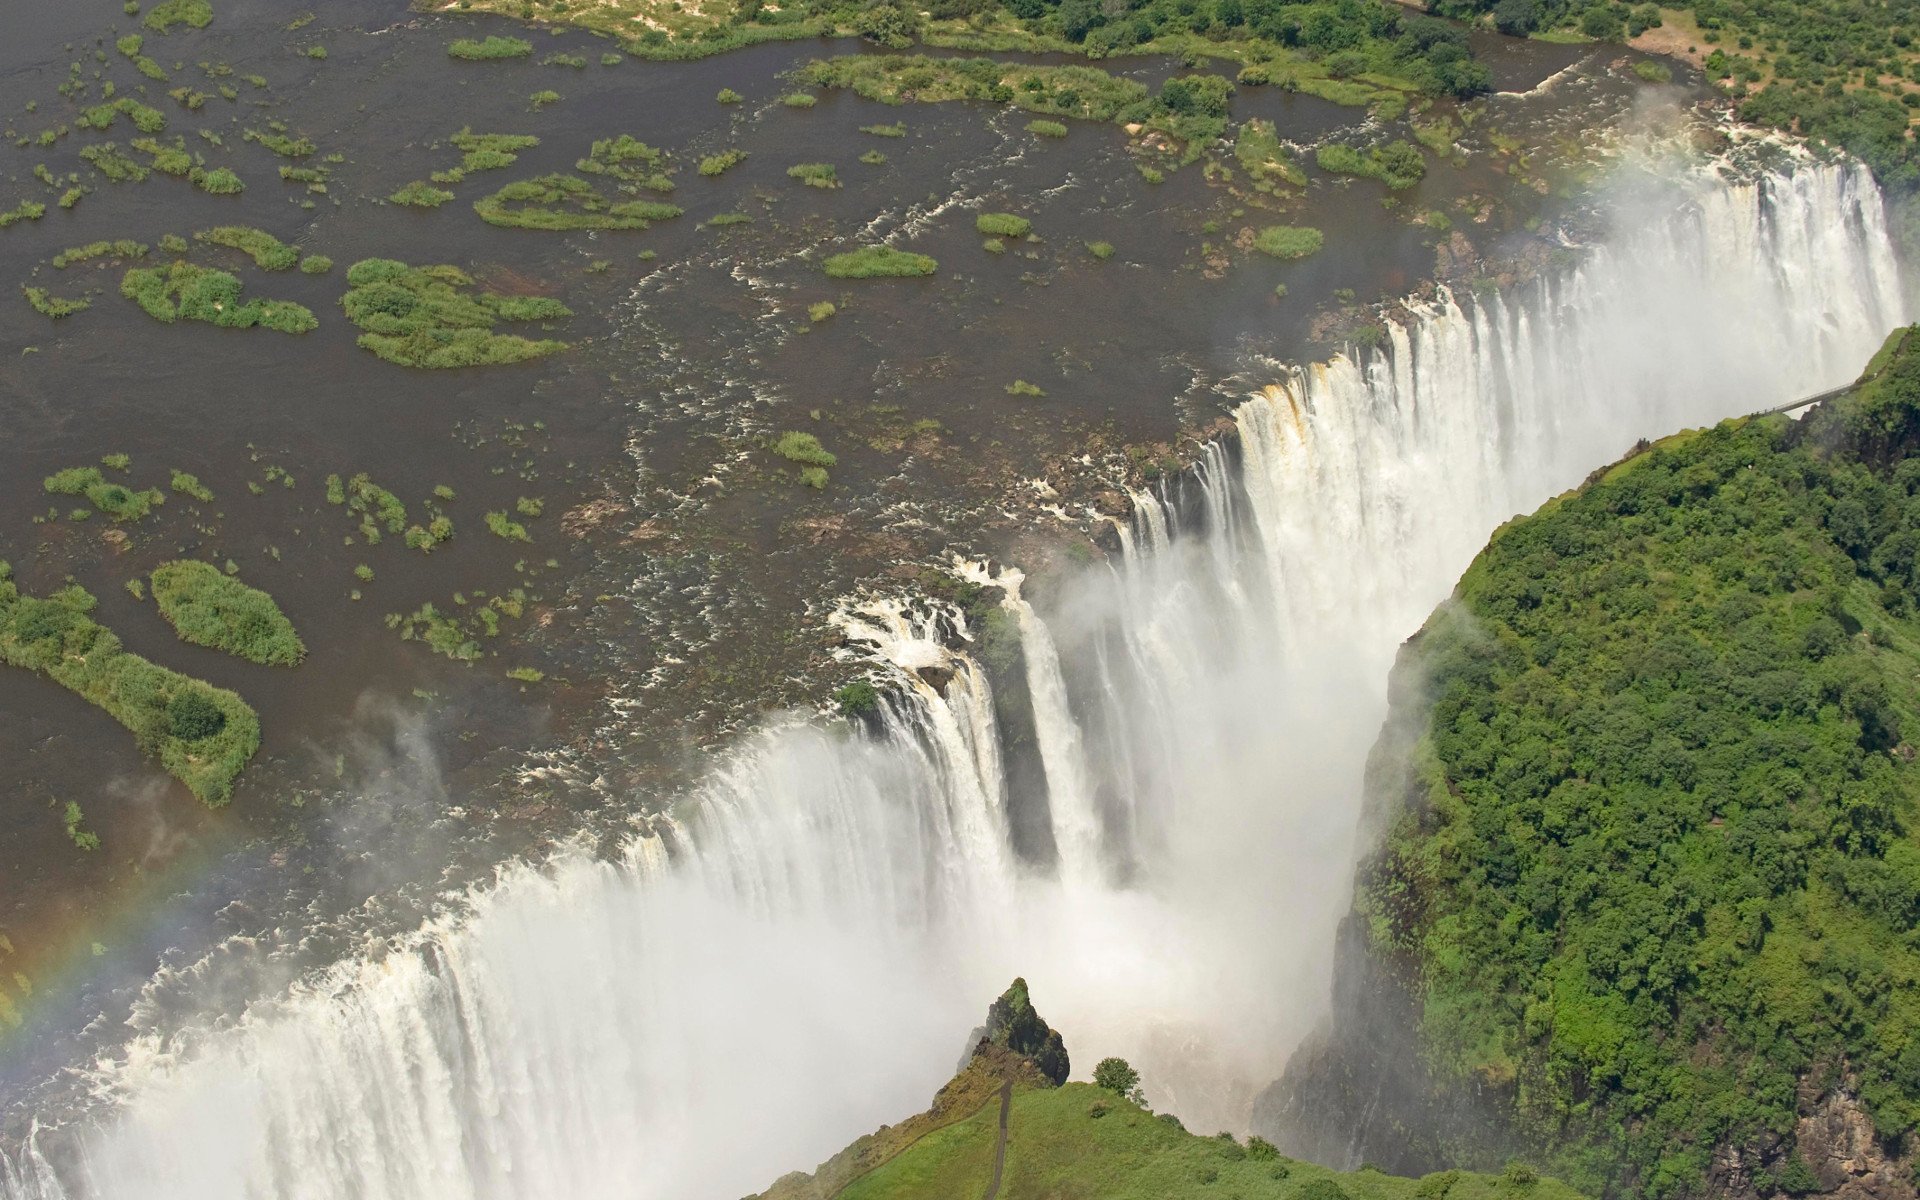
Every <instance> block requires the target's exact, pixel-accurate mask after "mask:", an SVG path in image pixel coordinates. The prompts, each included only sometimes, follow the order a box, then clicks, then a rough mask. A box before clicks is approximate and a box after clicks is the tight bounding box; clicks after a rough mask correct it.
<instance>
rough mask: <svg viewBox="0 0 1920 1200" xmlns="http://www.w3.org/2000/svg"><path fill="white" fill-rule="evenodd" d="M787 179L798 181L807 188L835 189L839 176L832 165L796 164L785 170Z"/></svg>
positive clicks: (838, 182)
mask: <svg viewBox="0 0 1920 1200" xmlns="http://www.w3.org/2000/svg"><path fill="white" fill-rule="evenodd" d="M787 178H789V179H798V180H800V181H802V182H803V183H805V184H806V185H807V186H808V187H817V188H837V187H839V186H840V179H839V176H838V175H837V174H836V173H835V171H834V169H833V164H832V163H796V164H795V165H793V166H791V167H788V168H787Z"/></svg>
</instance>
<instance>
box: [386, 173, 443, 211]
mask: <svg viewBox="0 0 1920 1200" xmlns="http://www.w3.org/2000/svg"><path fill="white" fill-rule="evenodd" d="M387 199H388V200H390V201H392V202H393V203H395V204H404V205H407V206H408V207H410V208H439V207H440V206H441V205H442V204H445V203H446V202H447V201H449V200H451V199H453V193H452V192H449V191H447V190H446V189H445V188H437V187H434V186H433V185H432V184H430V183H424V182H421V181H420V180H417V179H416V180H414V181H413V182H412V183H409V184H408V185H407V186H405V187H403V188H401V189H400V190H399V191H397V192H395V193H393V194H392V195H391V196H388V197H387Z"/></svg>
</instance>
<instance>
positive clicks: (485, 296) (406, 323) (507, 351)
mask: <svg viewBox="0 0 1920 1200" xmlns="http://www.w3.org/2000/svg"><path fill="white" fill-rule="evenodd" d="M347 284H348V288H349V290H348V291H347V294H346V295H345V296H343V297H341V300H340V305H341V307H342V308H343V309H345V310H346V314H347V319H348V320H350V321H352V322H353V323H354V324H355V325H357V326H359V327H360V328H361V329H362V330H363V331H364V332H362V333H361V335H360V339H359V343H360V345H361V347H362V348H364V349H367V350H370V351H372V352H373V353H374V354H377V355H379V356H380V357H381V358H383V359H385V360H386V361H388V362H392V363H398V364H400V365H402V366H409V367H425V368H436V369H437V368H447V367H471V366H488V365H498V364H502V363H514V362H523V361H525V360H527V359H532V358H541V357H544V356H545V355H548V354H553V353H555V352H557V351H560V350H564V349H566V343H565V342H557V341H551V340H540V341H535V340H530V339H528V338H524V337H519V336H516V335H512V334H500V333H495V332H494V331H493V327H494V326H495V325H496V324H498V323H500V322H502V321H551V320H558V319H560V318H562V317H570V316H572V315H573V310H571V309H569V308H568V307H567V306H566V305H564V304H562V303H560V302H559V301H558V300H550V299H546V298H544V297H538V296H502V295H497V294H494V293H490V292H473V291H470V290H469V289H471V288H472V287H473V279H472V278H471V277H470V276H468V275H467V274H466V273H465V272H464V271H461V270H460V269H459V268H457V267H450V266H440V267H410V266H408V265H407V264H406V263H403V262H396V261H394V260H392V259H386V258H369V259H363V260H361V261H360V262H357V263H355V264H354V265H353V266H351V267H349V268H348V269H347ZM329 498H331V495H330V496H329ZM394 532H396V533H397V532H399V530H395V531H394Z"/></svg>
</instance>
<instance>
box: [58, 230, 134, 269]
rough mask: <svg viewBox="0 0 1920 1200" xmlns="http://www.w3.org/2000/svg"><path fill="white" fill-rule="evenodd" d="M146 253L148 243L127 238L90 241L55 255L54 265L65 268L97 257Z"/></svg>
mask: <svg viewBox="0 0 1920 1200" xmlns="http://www.w3.org/2000/svg"><path fill="white" fill-rule="evenodd" d="M146 253H147V246H146V243H144V242H136V241H131V240H129V239H125V238H122V239H121V240H119V241H117V242H88V243H87V244H86V245H84V246H74V247H72V248H71V249H68V250H62V251H61V252H60V253H58V254H56V255H54V256H53V265H54V266H56V267H59V268H61V269H63V270H64V269H65V268H67V267H69V266H72V265H73V264H74V263H79V262H88V261H90V260H92V259H96V258H142V257H145V255H146Z"/></svg>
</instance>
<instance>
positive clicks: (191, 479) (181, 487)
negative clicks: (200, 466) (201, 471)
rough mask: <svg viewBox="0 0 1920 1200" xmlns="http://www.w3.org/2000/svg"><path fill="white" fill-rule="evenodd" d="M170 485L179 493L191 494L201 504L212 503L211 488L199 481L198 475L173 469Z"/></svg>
mask: <svg viewBox="0 0 1920 1200" xmlns="http://www.w3.org/2000/svg"><path fill="white" fill-rule="evenodd" d="M170 486H172V488H173V490H174V491H176V492H179V493H180V494H181V495H183V496H192V497H193V498H194V499H195V500H198V501H200V502H201V503H202V504H211V503H213V491H212V489H210V488H208V487H207V485H206V484H204V483H201V482H200V480H199V477H198V476H194V475H189V474H187V473H186V472H185V471H175V472H174V473H173V479H172V482H171V485H170Z"/></svg>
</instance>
